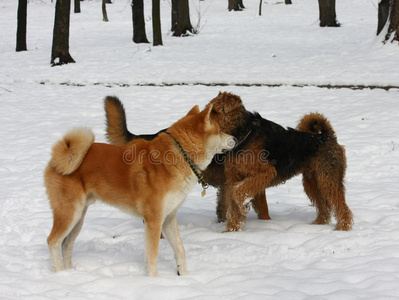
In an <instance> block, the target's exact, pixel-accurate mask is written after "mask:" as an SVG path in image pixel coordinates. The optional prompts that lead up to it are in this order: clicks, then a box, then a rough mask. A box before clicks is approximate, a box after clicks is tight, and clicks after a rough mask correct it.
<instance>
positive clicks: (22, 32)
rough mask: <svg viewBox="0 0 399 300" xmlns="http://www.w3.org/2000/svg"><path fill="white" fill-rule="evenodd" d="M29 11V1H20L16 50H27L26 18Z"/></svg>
mask: <svg viewBox="0 0 399 300" xmlns="http://www.w3.org/2000/svg"><path fill="white" fill-rule="evenodd" d="M27 11H28V1H27V0H19V1H18V20H17V46H16V51H17V52H18V51H26V50H27V47H26V18H27Z"/></svg>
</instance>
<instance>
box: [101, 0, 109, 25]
mask: <svg viewBox="0 0 399 300" xmlns="http://www.w3.org/2000/svg"><path fill="white" fill-rule="evenodd" d="M107 3H109V2H107V0H103V1H102V5H101V8H102V11H103V21H104V22H108V15H107Z"/></svg>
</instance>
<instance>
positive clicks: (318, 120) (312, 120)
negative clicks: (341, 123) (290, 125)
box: [296, 113, 336, 138]
mask: <svg viewBox="0 0 399 300" xmlns="http://www.w3.org/2000/svg"><path fill="white" fill-rule="evenodd" d="M296 128H297V129H298V130H299V131H304V132H309V133H312V134H321V133H327V134H328V135H329V136H330V137H331V138H335V137H336V136H335V132H334V129H333V128H332V126H331V124H330V122H329V121H328V120H327V118H326V117H324V116H323V115H322V114H319V113H310V114H307V115H304V116H303V117H302V119H301V121H300V122H299V124H298V126H297V127H296Z"/></svg>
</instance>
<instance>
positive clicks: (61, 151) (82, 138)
mask: <svg viewBox="0 0 399 300" xmlns="http://www.w3.org/2000/svg"><path fill="white" fill-rule="evenodd" d="M93 143H94V134H93V131H92V130H91V129H89V128H75V129H72V130H71V131H69V132H68V133H67V134H66V135H65V136H64V137H63V138H62V139H61V140H60V141H58V142H57V143H55V145H54V146H53V151H52V156H51V160H50V166H51V167H53V168H54V169H55V170H56V171H57V172H58V173H61V174H63V175H68V174H71V173H72V172H74V171H75V170H76V169H77V168H79V166H80V164H81V163H82V161H83V159H84V158H85V156H86V153H87V151H88V150H89V148H90V146H91V145H92V144H93Z"/></svg>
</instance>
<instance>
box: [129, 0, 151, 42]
mask: <svg viewBox="0 0 399 300" xmlns="http://www.w3.org/2000/svg"><path fill="white" fill-rule="evenodd" d="M132 21H133V42H135V43H137V44H140V43H149V42H148V39H147V35H146V34H145V19H144V2H143V0H133V1H132Z"/></svg>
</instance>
